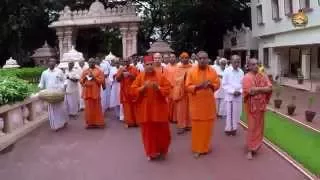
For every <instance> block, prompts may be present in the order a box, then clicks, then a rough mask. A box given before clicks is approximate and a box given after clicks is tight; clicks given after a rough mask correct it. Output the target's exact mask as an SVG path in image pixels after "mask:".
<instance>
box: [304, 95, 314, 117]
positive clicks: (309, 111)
mask: <svg viewBox="0 0 320 180" xmlns="http://www.w3.org/2000/svg"><path fill="white" fill-rule="evenodd" d="M313 103H314V97H313V96H311V97H309V99H308V109H307V110H306V111H305V116H306V120H307V121H308V122H312V121H313V119H314V117H315V116H316V112H314V111H312V106H313Z"/></svg>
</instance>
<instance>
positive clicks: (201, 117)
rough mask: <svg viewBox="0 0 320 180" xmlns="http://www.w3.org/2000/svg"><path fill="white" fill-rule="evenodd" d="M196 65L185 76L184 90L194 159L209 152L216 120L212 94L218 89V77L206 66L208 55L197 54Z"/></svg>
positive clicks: (202, 52) (201, 52)
mask: <svg viewBox="0 0 320 180" xmlns="http://www.w3.org/2000/svg"><path fill="white" fill-rule="evenodd" d="M197 56H198V65H196V66H195V67H193V68H192V69H191V70H190V71H189V72H188V75H187V79H186V84H185V85H186V88H187V90H188V92H189V107H190V113H191V120H192V122H191V125H192V131H191V132H192V151H193V153H194V157H195V158H199V157H200V156H201V155H206V154H208V153H210V152H211V147H210V143H211V136H212V131H213V127H214V124H215V120H216V107H215V106H216V104H215V101H214V100H213V99H214V92H215V91H216V90H218V89H219V88H220V80H219V77H218V75H217V73H216V71H215V70H213V68H211V67H209V66H208V63H209V58H208V54H207V53H206V52H204V51H200V52H199V53H198V55H197Z"/></svg>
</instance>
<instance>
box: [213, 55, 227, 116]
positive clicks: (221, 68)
mask: <svg viewBox="0 0 320 180" xmlns="http://www.w3.org/2000/svg"><path fill="white" fill-rule="evenodd" d="M227 62H228V61H227V59H225V58H220V59H219V62H217V64H216V65H213V69H214V70H216V72H217V74H218V76H219V78H220V81H221V82H222V79H223V76H224V72H225V69H226V65H227ZM215 99H216V104H217V116H218V117H219V118H225V116H226V115H227V113H226V108H227V106H226V101H225V91H224V89H223V88H222V86H221V87H220V88H219V89H218V90H217V91H216V92H215Z"/></svg>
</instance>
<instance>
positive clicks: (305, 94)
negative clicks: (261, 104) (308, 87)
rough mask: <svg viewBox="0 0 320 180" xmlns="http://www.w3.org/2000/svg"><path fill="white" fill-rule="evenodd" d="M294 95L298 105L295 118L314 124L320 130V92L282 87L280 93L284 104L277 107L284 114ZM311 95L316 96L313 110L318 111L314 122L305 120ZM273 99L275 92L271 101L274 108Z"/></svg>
mask: <svg viewBox="0 0 320 180" xmlns="http://www.w3.org/2000/svg"><path fill="white" fill-rule="evenodd" d="M292 96H296V101H295V104H296V106H297V108H296V111H295V114H294V116H292V117H293V118H294V119H296V120H298V121H300V122H302V123H304V124H307V125H309V126H312V127H313V128H315V129H319V130H320V93H319V92H317V93H311V92H309V91H304V90H298V89H295V88H291V87H285V86H284V87H282V92H281V95H280V99H282V101H283V102H282V105H281V108H280V109H275V110H277V111H279V112H281V113H283V114H287V113H288V111H287V105H288V104H290V103H291V102H292ZM310 96H314V98H315V101H314V104H313V108H312V110H313V111H315V112H317V115H316V117H315V118H314V120H313V122H311V123H310V122H307V121H306V120H305V115H304V112H305V110H306V109H308V99H309V97H310ZM273 99H275V93H273V95H272V100H271V101H270V107H272V108H274V103H273Z"/></svg>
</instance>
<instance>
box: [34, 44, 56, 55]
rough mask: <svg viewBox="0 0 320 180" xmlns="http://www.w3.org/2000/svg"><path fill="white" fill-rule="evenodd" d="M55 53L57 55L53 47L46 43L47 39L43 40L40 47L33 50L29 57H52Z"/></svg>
mask: <svg viewBox="0 0 320 180" xmlns="http://www.w3.org/2000/svg"><path fill="white" fill-rule="evenodd" d="M56 55H57V53H56V51H55V49H53V48H52V47H50V46H49V45H48V43H47V41H45V43H44V45H43V46H42V47H41V48H39V49H37V50H35V52H34V54H33V55H32V56H31V58H39V57H54V56H56Z"/></svg>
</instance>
